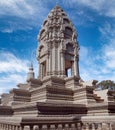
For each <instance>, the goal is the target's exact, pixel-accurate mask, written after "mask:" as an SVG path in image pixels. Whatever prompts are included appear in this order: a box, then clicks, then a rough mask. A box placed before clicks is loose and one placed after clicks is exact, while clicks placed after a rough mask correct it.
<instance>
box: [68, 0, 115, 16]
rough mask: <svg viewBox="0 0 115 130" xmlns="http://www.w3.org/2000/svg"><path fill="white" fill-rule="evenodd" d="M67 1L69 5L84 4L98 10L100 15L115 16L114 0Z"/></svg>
mask: <svg viewBox="0 0 115 130" xmlns="http://www.w3.org/2000/svg"><path fill="white" fill-rule="evenodd" d="M67 3H68V4H69V5H73V4H74V5H75V4H76V5H84V6H87V7H89V8H91V9H93V10H96V11H97V12H98V13H99V14H100V15H105V16H109V17H115V1H114V0H71V1H70V2H67Z"/></svg>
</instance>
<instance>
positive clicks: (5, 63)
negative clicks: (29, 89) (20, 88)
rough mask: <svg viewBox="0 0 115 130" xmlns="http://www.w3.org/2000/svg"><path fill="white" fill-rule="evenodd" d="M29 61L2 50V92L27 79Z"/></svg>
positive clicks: (0, 80) (0, 54)
mask: <svg viewBox="0 0 115 130" xmlns="http://www.w3.org/2000/svg"><path fill="white" fill-rule="evenodd" d="M28 63H29V61H27V60H23V59H20V58H17V57H16V56H15V55H14V54H12V53H10V52H6V51H1V52H0V93H3V92H8V90H10V89H12V88H14V87H16V85H17V84H18V83H20V82H22V83H23V82H25V81H26V75H27V72H28Z"/></svg>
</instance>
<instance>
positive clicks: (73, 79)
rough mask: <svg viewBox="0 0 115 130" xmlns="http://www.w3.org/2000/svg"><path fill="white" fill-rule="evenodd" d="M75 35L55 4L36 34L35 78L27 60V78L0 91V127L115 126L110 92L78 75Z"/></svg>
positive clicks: (66, 129)
mask: <svg viewBox="0 0 115 130" xmlns="http://www.w3.org/2000/svg"><path fill="white" fill-rule="evenodd" d="M76 39H77V33H76V32H75V29H74V27H73V25H72V23H71V21H70V20H69V19H68V17H67V15H66V14H65V12H64V11H63V10H62V9H61V8H60V7H59V6H57V5H56V7H54V9H53V10H51V12H50V13H49V15H48V17H47V19H46V20H45V21H44V23H43V27H42V29H41V31H40V33H39V47H38V50H37V59H38V61H39V69H40V70H39V78H37V79H36V78H35V77H34V71H33V66H32V64H31V65H30V68H29V72H28V74H27V82H26V83H19V84H18V85H17V87H18V88H13V89H12V90H10V92H9V93H4V94H2V95H1V104H0V130H115V91H111V90H101V91H95V85H96V82H97V81H96V80H93V81H87V82H84V81H81V80H80V76H79V67H78V60H79V55H78V51H79V46H78V42H77V40H76ZM68 70H71V76H70V77H69V76H68Z"/></svg>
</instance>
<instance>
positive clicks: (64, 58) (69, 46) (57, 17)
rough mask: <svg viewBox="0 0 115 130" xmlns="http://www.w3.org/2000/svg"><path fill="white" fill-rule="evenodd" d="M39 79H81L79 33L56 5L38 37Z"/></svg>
mask: <svg viewBox="0 0 115 130" xmlns="http://www.w3.org/2000/svg"><path fill="white" fill-rule="evenodd" d="M38 41H39V46H38V51H37V59H38V61H39V77H40V78H41V79H42V78H44V77H46V76H51V75H54V76H58V77H66V76H68V70H71V76H77V77H79V66H78V61H79V55H78V51H79V45H78V42H77V33H76V30H75V28H74V26H73V24H72V22H71V21H70V20H69V18H68V16H67V15H66V13H65V12H64V11H63V9H61V8H60V7H59V6H58V5H56V6H55V7H54V8H53V9H52V10H51V11H50V13H49V14H48V16H47V18H46V20H45V21H44V22H43V26H42V28H41V30H40V33H39V35H38Z"/></svg>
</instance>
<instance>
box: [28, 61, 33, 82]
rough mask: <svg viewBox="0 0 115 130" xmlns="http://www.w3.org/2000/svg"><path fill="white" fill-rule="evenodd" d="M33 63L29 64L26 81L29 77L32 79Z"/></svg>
mask: <svg viewBox="0 0 115 130" xmlns="http://www.w3.org/2000/svg"><path fill="white" fill-rule="evenodd" d="M33 70H34V69H33V64H32V63H31V64H30V67H29V72H28V73H27V80H26V81H27V82H28V81H29V80H30V79H34V71H33Z"/></svg>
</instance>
